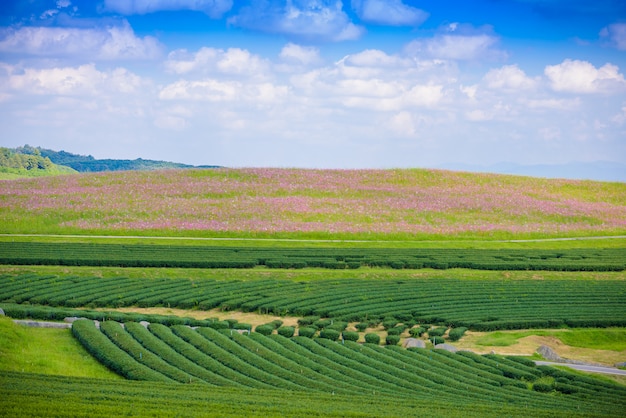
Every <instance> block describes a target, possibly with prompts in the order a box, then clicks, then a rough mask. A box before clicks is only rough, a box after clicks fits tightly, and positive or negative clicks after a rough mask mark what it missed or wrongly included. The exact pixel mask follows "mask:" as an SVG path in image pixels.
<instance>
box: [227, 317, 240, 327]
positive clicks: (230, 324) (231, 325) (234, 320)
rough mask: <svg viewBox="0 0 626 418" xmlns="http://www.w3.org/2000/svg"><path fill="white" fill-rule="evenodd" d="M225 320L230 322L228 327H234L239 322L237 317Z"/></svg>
mask: <svg viewBox="0 0 626 418" xmlns="http://www.w3.org/2000/svg"><path fill="white" fill-rule="evenodd" d="M225 321H226V322H228V328H234V327H235V324H236V323H237V322H239V321H237V320H236V319H225Z"/></svg>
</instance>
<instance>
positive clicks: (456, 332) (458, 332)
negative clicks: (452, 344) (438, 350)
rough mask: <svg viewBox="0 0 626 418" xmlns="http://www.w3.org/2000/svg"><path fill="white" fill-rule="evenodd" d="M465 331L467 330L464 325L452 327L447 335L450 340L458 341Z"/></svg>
mask: <svg viewBox="0 0 626 418" xmlns="http://www.w3.org/2000/svg"><path fill="white" fill-rule="evenodd" d="M465 331H467V328H466V327H460V328H452V329H451V330H450V332H449V333H448V337H449V338H450V341H459V340H460V339H461V337H462V336H463V334H465Z"/></svg>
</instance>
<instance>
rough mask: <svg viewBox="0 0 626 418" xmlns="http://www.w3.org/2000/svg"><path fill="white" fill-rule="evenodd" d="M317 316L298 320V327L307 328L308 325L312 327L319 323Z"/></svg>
mask: <svg viewBox="0 0 626 418" xmlns="http://www.w3.org/2000/svg"><path fill="white" fill-rule="evenodd" d="M319 320H320V317H319V316H314V315H313V316H305V317H304V318H300V319H298V326H300V327H307V326H309V325H313V323H314V322H316V321H319Z"/></svg>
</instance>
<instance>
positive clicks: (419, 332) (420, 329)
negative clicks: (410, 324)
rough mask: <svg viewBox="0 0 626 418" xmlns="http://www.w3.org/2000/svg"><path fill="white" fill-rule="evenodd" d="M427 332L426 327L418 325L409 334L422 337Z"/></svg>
mask: <svg viewBox="0 0 626 418" xmlns="http://www.w3.org/2000/svg"><path fill="white" fill-rule="evenodd" d="M425 332H426V328H424V327H416V328H411V329H410V330H409V335H410V336H411V337H413V338H417V337H421V336H422V335H423V334H424V333H425Z"/></svg>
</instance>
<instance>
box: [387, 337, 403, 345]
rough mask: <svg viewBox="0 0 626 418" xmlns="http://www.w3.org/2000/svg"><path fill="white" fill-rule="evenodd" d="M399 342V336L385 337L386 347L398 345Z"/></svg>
mask: <svg viewBox="0 0 626 418" xmlns="http://www.w3.org/2000/svg"><path fill="white" fill-rule="evenodd" d="M399 342H400V336H399V335H387V338H386V339H385V343H386V344H387V345H398V343H399Z"/></svg>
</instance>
